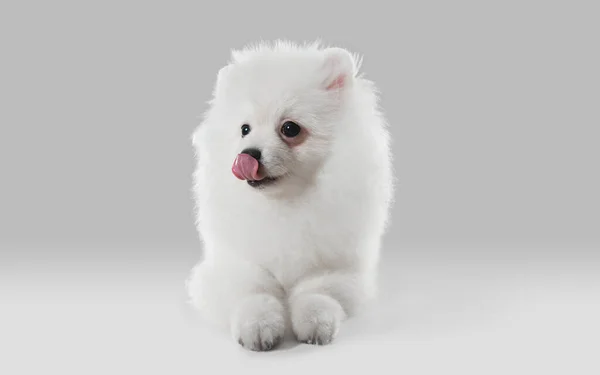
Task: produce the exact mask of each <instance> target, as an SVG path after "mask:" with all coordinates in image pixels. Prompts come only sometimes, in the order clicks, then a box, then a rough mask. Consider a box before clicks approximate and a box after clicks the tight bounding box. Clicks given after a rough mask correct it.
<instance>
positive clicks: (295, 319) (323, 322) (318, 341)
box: [290, 294, 345, 345]
mask: <svg viewBox="0 0 600 375" xmlns="http://www.w3.org/2000/svg"><path fill="white" fill-rule="evenodd" d="M290 309H291V321H292V328H293V330H294V334H295V335H296V338H297V339H298V341H300V342H303V343H307V344H313V345H327V344H330V343H331V342H332V341H333V339H334V338H335V336H336V335H337V333H338V331H339V328H340V324H341V322H342V320H343V319H344V318H345V313H344V310H343V309H342V306H340V304H339V302H337V301H336V300H335V299H333V298H331V297H329V296H326V295H322V294H303V295H299V296H296V297H295V298H294V299H293V300H292V301H290Z"/></svg>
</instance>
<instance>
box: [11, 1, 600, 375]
mask: <svg viewBox="0 0 600 375" xmlns="http://www.w3.org/2000/svg"><path fill="white" fill-rule="evenodd" d="M381 4H384V3H381ZM598 8H599V7H598V6H597V5H595V4H594V2H592V1H590V2H582V1H571V2H567V1H563V2H558V1H556V2H554V1H546V2H543V1H539V2H533V1H518V2H517V1H515V2H510V1H498V2H494V3H490V2H486V3H485V4H484V2H475V1H471V2H464V1H458V2H456V1H455V2H442V1H438V2H410V3H408V2H401V3H397V4H395V5H392V3H388V5H385V6H384V5H378V4H376V3H375V2H368V3H355V4H351V3H349V2H344V1H331V2H315V3H312V2H307V1H303V2H294V3H290V4H283V2H272V3H265V2H254V1H252V2H251V1H248V2H237V3H234V2H220V3H211V4H208V3H203V2H142V1H137V2H134V1H118V2H117V1H102V2H100V1H96V2H75V1H71V2H67V1H55V2H41V1H39V2H35V3H33V2H27V3H26V2H17V1H4V2H2V4H1V5H0V51H1V60H0V67H1V69H0V103H1V110H0V124H1V127H0V170H1V174H0V176H1V184H0V249H1V253H0V262H1V263H0V281H1V284H0V285H1V286H0V288H1V289H0V291H1V292H2V298H0V304H2V306H1V307H2V310H0V317H1V316H2V315H5V317H6V318H5V319H0V325H4V327H3V329H4V332H5V333H6V332H8V333H9V334H8V335H6V334H4V335H3V338H0V346H2V348H3V349H4V350H5V352H6V350H8V352H7V353H9V355H8V356H7V358H9V359H10V360H9V361H5V362H4V363H3V364H0V366H8V367H9V368H10V369H11V372H10V373H15V372H18V371H16V370H18V369H20V370H21V371H22V372H28V371H29V370H31V371H33V369H34V368H37V367H36V366H40V368H42V369H46V370H48V369H57V370H58V369H61V371H67V370H69V369H72V370H73V371H85V372H90V371H92V370H93V369H97V370H98V371H101V370H99V369H105V370H106V369H112V371H115V369H116V372H118V373H121V371H119V369H121V370H122V373H127V371H132V370H145V371H149V370H156V371H157V372H159V373H160V372H163V371H171V370H173V371H175V372H176V373H180V372H188V373H194V372H195V373H197V372H198V371H200V372H202V371H205V370H206V369H205V367H206V366H209V367H210V366H212V365H223V364H222V363H220V362H219V361H220V359H219V358H221V357H219V356H220V355H221V356H225V357H228V356H231V355H235V356H238V357H236V358H237V359H236V361H233V362H231V361H227V362H226V363H227V364H228V365H230V366H231V365H232V363H237V364H239V366H241V367H240V368H241V369H249V368H252V367H248V366H249V365H248V364H249V363H253V364H255V365H256V366H257V367H256V368H257V369H261V368H264V367H261V366H270V364H269V363H267V362H252V361H260V359H255V357H254V356H252V355H250V354H247V353H240V352H238V351H236V350H235V349H236V348H235V346H234V345H231V343H230V342H229V341H228V340H227V338H225V339H223V338H222V337H221V336H219V335H218V334H215V335H214V336H212V333H210V334H209V333H208V331H207V330H208V328H206V327H203V326H202V325H201V323H199V322H197V321H196V320H195V316H194V314H193V313H190V312H189V311H188V310H187V308H186V307H185V304H184V303H183V302H182V301H183V299H184V295H183V290H182V288H183V281H184V279H185V277H186V276H187V272H188V270H189V269H190V268H191V267H192V266H193V265H194V262H195V261H196V260H197V259H198V257H199V254H200V250H199V247H198V240H197V234H196V232H195V229H194V226H193V216H192V209H193V206H192V201H191V193H190V189H191V172H192V169H193V162H194V161H193V151H192V148H191V142H190V136H191V133H192V131H193V129H194V128H195V126H197V124H198V123H199V121H200V116H201V115H202V113H203V111H204V110H205V109H206V104H205V103H206V101H207V100H208V99H209V97H210V93H211V90H212V85H213V83H214V79H215V74H216V72H217V70H218V69H219V68H220V67H221V66H222V65H223V64H224V63H225V62H226V61H227V60H228V58H229V49H230V48H240V47H242V46H243V45H244V44H246V43H248V42H255V41H257V40H259V39H267V40H271V39H275V38H287V39H292V40H296V41H305V40H308V41H310V40H313V39H315V38H322V39H323V41H324V42H325V43H326V44H332V45H339V46H342V47H347V48H348V49H350V50H352V51H354V52H358V53H360V54H362V55H364V64H363V71H364V72H365V73H366V75H367V77H368V78H370V79H372V80H374V81H375V82H376V83H377V85H378V87H379V88H380V90H381V93H382V102H381V103H382V105H383V108H384V110H385V112H386V114H387V117H388V119H389V121H390V123H391V131H392V135H393V141H394V153H395V158H396V161H395V168H396V170H397V173H398V177H399V182H400V184H399V188H398V192H397V197H396V204H395V205H394V211H393V222H392V227H391V229H390V231H389V233H388V235H387V236H386V239H385V248H384V259H383V268H382V286H383V293H384V294H383V295H384V298H383V301H384V305H383V307H382V308H381V309H380V310H379V311H383V312H385V316H384V318H381V319H376V320H377V322H378V323H377V324H378V326H377V327H379V325H381V328H380V329H379V328H378V329H379V330H378V329H374V331H369V330H368V329H367V330H361V331H360V333H356V334H355V335H350V336H349V337H346V341H343V339H340V341H341V343H339V344H338V346H337V347H335V346H334V347H332V348H329V349H324V351H316V352H315V351H312V350H310V349H306V348H305V347H299V348H300V349H296V350H295V351H294V350H289V351H286V352H285V353H287V354H285V356H284V357H273V356H278V355H281V354H269V355H271V357H260V358H271V360H273V361H274V360H275V359H277V360H280V362H277V361H275V362H273V363H282V366H284V367H286V368H287V367H288V366H292V365H289V363H290V362H286V361H292V363H296V362H293V361H295V358H296V357H295V356H296V355H297V356H299V358H301V360H300V362H297V363H296V365H294V366H296V367H294V368H295V369H296V370H298V371H299V372H300V371H301V372H306V369H305V368H303V367H302V366H300V365H298V363H301V364H305V363H310V361H315V362H314V365H315V366H326V365H327V364H332V363H335V362H336V361H337V363H338V364H337V366H340V363H339V359H340V358H343V359H344V361H343V363H344V364H346V365H348V366H351V367H353V368H360V366H361V364H362V365H364V366H368V364H367V362H371V360H369V361H367V360H366V359H365V360H364V361H363V362H361V361H360V358H362V357H361V356H358V357H352V356H351V355H350V354H348V353H350V352H352V353H355V352H360V351H361V350H367V347H368V348H370V349H369V350H370V353H379V354H377V355H380V356H381V358H384V357H385V358H389V356H390V355H391V353H395V354H393V355H394V356H398V355H400V356H402V353H406V355H405V357H403V358H400V359H399V362H398V366H399V367H398V369H403V368H408V367H410V366H411V365H414V368H413V369H412V370H413V371H414V370H415V369H420V370H422V371H423V372H427V370H428V369H429V370H432V371H433V368H432V367H431V366H435V364H439V365H440V366H451V367H452V366H455V367H456V368H460V369H462V370H468V369H469V368H470V367H469V366H472V368H473V369H474V371H481V368H480V367H477V366H478V365H476V361H475V362H474V360H476V359H480V360H481V361H482V366H489V363H491V362H494V361H498V360H499V358H500V356H499V353H503V356H504V357H505V358H506V356H507V355H508V354H507V352H510V353H513V351H514V353H513V354H514V356H513V357H508V358H511V359H510V360H505V361H503V362H502V363H503V364H504V365H505V366H516V363H533V364H535V365H533V364H532V366H534V367H532V368H538V367H535V366H539V362H536V361H535V358H537V357H535V356H534V355H533V354H532V353H531V352H530V351H531V348H538V349H539V348H541V347H543V345H550V348H545V349H544V350H545V351H543V353H545V354H544V355H543V357H544V358H546V359H545V362H542V363H545V364H547V365H548V369H554V370H560V369H561V367H560V366H558V364H557V363H555V362H554V361H558V360H559V358H563V359H565V361H566V358H572V357H569V356H566V355H565V354H569V355H575V356H577V363H578V364H581V365H582V366H583V364H582V363H584V362H583V361H582V360H586V359H590V358H591V357H588V356H587V354H586V353H587V351H586V350H588V349H590V346H589V345H588V344H587V343H586V342H585V340H587V339H590V337H593V335H594V334H597V332H600V330H598V326H597V324H596V323H595V318H593V316H595V315H594V312H595V311H596V312H597V311H598V310H597V309H598V303H597V297H598V294H597V292H598V291H599V279H600V278H599V277H598V270H599V269H600V267H599V262H600V255H599V248H600V213H599V212H600V198H599V196H598V195H599V194H598V192H599V191H600V176H599V168H598V163H599V161H600V148H599V147H598V143H599V141H600V114H599V110H598V108H599V103H600V89H599V87H600V74H599V69H598V67H599V66H600V52H599V49H598V45H599V40H598V38H599V35H600V27H599V26H598V10H599V9H598ZM540 298H541V299H542V300H539V299H540ZM544 298H545V299H544ZM385 303H387V304H385ZM561 309H562V310H561ZM528 314H529V315H528ZM549 314H550V315H549ZM492 317H494V318H493V319H492ZM587 317H590V319H587ZM496 318H497V319H499V320H494V319H496ZM500 321H501V322H504V323H505V324H506V325H505V326H504V325H502V324H501V323H499V322H500ZM392 322H394V323H392ZM475 322H481V326H480V325H476V323H475ZM519 322H520V323H519ZM504 323H503V324H504ZM477 324H479V323H477ZM519 324H520V325H519ZM546 324H547V325H546ZM576 324H580V325H581V327H580V328H578V329H575V328H574V327H575V326H574V325H576ZM367 326H369V325H368V324H367ZM392 326H393V327H395V328H393V329H392V328H390V327H392ZM535 327H537V328H535ZM0 328H2V327H1V326H0ZM510 329H514V332H513V331H510ZM557 329H558V331H557ZM365 331H367V332H375V331H377V332H380V333H381V335H382V336H377V335H375V336H374V338H372V339H371V341H368V340H369V339H368V338H367V337H368V335H365ZM507 332H511V333H510V334H508V333H507ZM453 335H454V336H453ZM478 335H479V336H478ZM498 335H506V346H503V347H502V348H498V347H494V346H493V345H500V344H499V342H504V341H502V340H501V339H500V337H504V336H498ZM545 335H548V336H547V337H546V336H545ZM573 335H575V336H573ZM579 335H581V336H579ZM209 337H210V338H209ZM369 337H370V336H369ZM528 338H529V339H528ZM407 340H408V341H407ZM410 340H413V341H410ZM414 340H416V341H414ZM440 340H441V341H440ZM444 340H446V341H444ZM452 340H454V341H452ZM528 340H529V341H528ZM215 342H218V343H219V344H218V345H216V344H215ZM344 342H345V344H344ZM415 342H418V343H419V344H418V345H414V344H415ZM482 342H486V343H488V344H489V345H488V346H486V345H482V344H481V343H482ZM173 343H177V345H175V344H173ZM365 343H367V344H365ZM344 345H346V346H344ZM361 345H363V346H364V347H361ZM386 345H387V346H386ZM518 345H523V350H524V351H527V352H528V353H529V354H527V355H525V356H523V357H521V356H520V355H521V354H522V353H523V352H522V351H519V350H517V349H515V348H516V347H518ZM217 347H218V348H220V349H216V348H217ZM374 347H377V349H376V350H375V349H373V348H374ZM333 348H338V349H333ZM348 348H352V350H349V349H348ZM319 349H323V348H319ZM388 349H389V351H386V350H388ZM549 349H553V350H556V353H561V355H556V356H554V355H552V354H548V353H549V352H548V350H549ZM327 350H329V351H327ZM331 350H337V351H331ZM453 350H454V351H455V352H454V351H453ZM477 350H479V351H481V352H480V353H479V354H478V355H473V356H470V355H469V356H465V355H464V353H474V352H477ZM540 350H541V349H540ZM571 351H572V352H571ZM324 353H329V354H324ZM540 353H542V351H540ZM552 353H554V352H552ZM372 355H374V354H372ZM377 355H375V359H373V361H378V360H379V359H378V358H379V357H377ZM486 355H487V357H486ZM540 355H541V354H540ZM431 356H433V357H434V359H436V358H437V360H431ZM351 357H352V358H353V360H354V362H352V361H349V358H351ZM98 358H102V359H103V360H102V361H98ZM248 358H250V359H248ZM282 358H283V359H282ZM443 358H446V360H447V361H446V362H444V360H442V359H443ZM482 358H484V359H485V360H486V361H483V359H482ZM548 358H550V359H551V360H550V361H549V360H548ZM247 360H248V361H250V362H244V361H247ZM307 361H308V362H307ZM448 361H449V362H448ZM518 361H520V362H518ZM523 361H525V362H523ZM527 361H529V362H527ZM349 362H352V363H349ZM423 362H425V363H426V364H424V363H423ZM484 362H485V363H486V364H487V365H486V364H483V363H484ZM91 363H95V365H94V366H92V367H93V369H91V368H87V366H90V364H91ZM569 363H571V365H569V366H573V364H572V362H569ZM271 364H272V363H271ZM467 364H469V365H467ZM11 366H12V367H11ZM78 366H85V367H78ZM112 366H114V368H113V367H112ZM128 366H129V367H128ZM161 366H162V367H161ZM203 366H204V367H203ZM427 366H429V367H427ZM0 368H1V367H0ZM86 368H87V369H86ZM366 368H368V367H365V369H366ZM494 368H495V369H499V367H494V366H492V369H494ZM519 368H520V369H522V370H523V371H524V369H525V367H523V366H521V367H519ZM569 368H570V369H571V370H572V369H573V368H572V367H569ZM82 369H86V370H82ZM312 369H313V370H315V368H312ZM582 369H587V370H589V369H590V367H589V366H587V367H586V366H583V367H582ZM490 370H491V369H490V368H488V369H487V370H485V371H487V373H489V371H490ZM513 370H514V369H513ZM92 372H93V371H92ZM150 372H151V371H150ZM7 373H8V372H7ZM413 373H416V372H413ZM513 373H514V371H513ZM579 373H581V372H579Z"/></svg>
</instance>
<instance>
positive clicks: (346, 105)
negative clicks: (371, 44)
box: [188, 42, 393, 350]
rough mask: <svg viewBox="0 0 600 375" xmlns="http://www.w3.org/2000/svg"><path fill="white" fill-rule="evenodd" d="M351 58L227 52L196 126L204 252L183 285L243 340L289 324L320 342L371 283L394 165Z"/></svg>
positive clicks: (262, 346) (303, 337)
mask: <svg viewBox="0 0 600 375" xmlns="http://www.w3.org/2000/svg"><path fill="white" fill-rule="evenodd" d="M358 68H359V63H358V62H357V61H356V59H355V58H353V56H352V55H350V54H349V53H347V52H346V51H345V50H342V49H338V48H320V47H319V46H318V45H316V44H315V45H310V46H308V45H307V46H295V45H292V44H287V43H282V42H278V43H276V44H274V45H266V44H263V45H260V46H257V47H256V48H253V49H247V50H244V51H240V52H234V54H233V61H232V62H231V63H230V64H229V65H227V66H226V67H225V68H223V69H222V70H221V71H220V72H219V76H218V79H217V84H216V87H215V91H214V99H213V101H212V102H211V107H210V110H209V111H208V113H207V114H206V117H205V119H204V121H203V123H202V124H201V125H200V126H199V127H198V129H197V130H196V132H195V133H194V146H195V147H196V152H197V161H198V163H197V169H196V172H195V175H194V178H195V186H194V194H195V199H196V203H197V227H198V230H199V233H200V235H201V238H202V241H203V244H204V250H205V251H204V259H203V260H202V262H201V263H200V264H199V265H198V266H197V267H196V268H195V269H194V271H193V273H192V276H191V278H190V280H189V282H188V288H189V292H190V295H191V298H192V301H193V303H194V305H195V306H196V307H197V308H198V309H199V310H200V311H201V312H202V313H203V314H204V315H205V316H206V317H207V318H209V319H211V320H212V321H214V322H216V323H222V324H224V325H225V326H227V327H230V328H231V331H232V334H233V335H234V338H235V339H236V340H237V341H238V342H239V343H240V344H241V345H243V346H244V347H247V348H249V349H251V350H268V349H271V348H273V347H274V346H275V345H276V344H277V343H278V342H279V340H280V339H281V338H282V336H283V334H284V331H285V329H286V327H287V326H288V325H290V326H291V328H292V330H293V332H294V333H295V335H296V337H297V338H298V340H300V341H303V342H310V343H316V344H326V343H329V342H330V341H331V340H332V339H333V338H334V337H335V335H336V333H337V331H338V329H339V325H340V323H341V321H342V320H344V319H345V318H346V317H348V316H351V315H352V314H354V313H355V311H356V310H357V309H358V308H359V307H360V306H361V304H362V303H363V302H365V301H366V300H367V299H368V298H369V297H371V296H373V295H374V292H375V290H376V288H375V286H376V282H375V278H376V274H377V273H376V270H377V263H378V258H379V248H380V242H381V237H382V235H383V232H384V230H385V227H386V224H387V219H388V211H389V206H390V203H391V200H392V195H393V173H392V166H391V154H390V150H389V139H388V133H387V130H386V123H385V120H384V118H383V116H382V115H381V113H380V112H379V111H378V109H377V97H376V94H375V91H374V89H373V86H372V84H371V83H370V82H369V81H366V80H365V79H363V78H361V77H360V76H358V75H357V70H358ZM290 121H291V122H290ZM240 129H241V130H240ZM249 155H251V156H249ZM236 157H237V159H236ZM234 160H235V161H234ZM257 161H258V162H257ZM232 172H233V173H232ZM236 177H237V178H236ZM240 180H247V181H240Z"/></svg>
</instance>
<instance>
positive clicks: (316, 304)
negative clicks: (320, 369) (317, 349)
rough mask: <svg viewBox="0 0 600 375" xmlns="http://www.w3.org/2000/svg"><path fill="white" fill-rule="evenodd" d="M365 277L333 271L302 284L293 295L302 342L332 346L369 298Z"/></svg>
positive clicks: (292, 313) (295, 323)
mask: <svg viewBox="0 0 600 375" xmlns="http://www.w3.org/2000/svg"><path fill="white" fill-rule="evenodd" d="M367 285H368V283H367V281H366V279H365V277H363V276H362V275H360V274H356V273H346V272H332V273H327V274H321V275H317V276H313V277H310V278H307V279H304V280H302V281H301V282H299V283H298V284H297V285H296V286H295V287H294V288H293V289H292V291H291V293H290V295H289V307H290V318H291V323H292V328H293V330H294V334H295V335H296V337H297V339H298V341H300V342H305V343H309V344H315V345H326V344H329V343H330V342H331V341H332V340H333V339H334V338H335V336H336V335H337V333H338V330H339V328H340V324H341V322H342V321H343V320H345V319H346V318H347V317H350V316H352V315H353V314H355V312H356V310H357V308H359V307H360V305H361V303H362V302H363V301H364V300H365V299H366V298H367V297H368V296H369V293H368V289H367Z"/></svg>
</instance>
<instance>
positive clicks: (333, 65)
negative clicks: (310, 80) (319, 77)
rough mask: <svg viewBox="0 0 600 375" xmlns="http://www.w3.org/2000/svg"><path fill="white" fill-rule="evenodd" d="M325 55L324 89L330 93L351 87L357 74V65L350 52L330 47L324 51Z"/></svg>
mask: <svg viewBox="0 0 600 375" xmlns="http://www.w3.org/2000/svg"><path fill="white" fill-rule="evenodd" d="M323 55H324V61H323V66H322V71H323V74H324V79H323V81H322V82H321V85H322V87H323V88H324V89H325V90H328V91H329V90H343V89H345V88H347V87H350V86H351V85H352V83H353V81H354V76H355V74H356V71H355V70H356V64H355V63H354V58H353V57H352V55H351V54H350V52H348V51H347V50H345V49H343V48H339V47H330V48H327V49H325V50H324V51H323Z"/></svg>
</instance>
